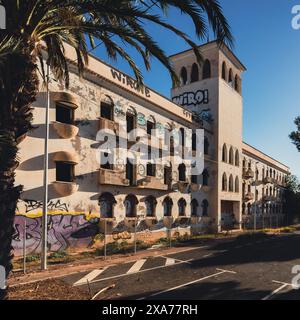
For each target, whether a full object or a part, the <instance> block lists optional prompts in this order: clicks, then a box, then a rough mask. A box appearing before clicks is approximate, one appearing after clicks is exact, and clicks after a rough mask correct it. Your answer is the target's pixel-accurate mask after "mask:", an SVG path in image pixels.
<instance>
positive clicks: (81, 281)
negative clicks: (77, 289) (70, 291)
mask: <svg viewBox="0 0 300 320" xmlns="http://www.w3.org/2000/svg"><path fill="white" fill-rule="evenodd" d="M105 270H106V269H105V268H104V269H101V270H93V271H92V272H90V273H89V274H87V275H86V276H84V277H83V278H81V279H79V280H78V281H77V282H75V283H74V286H80V285H83V284H87V283H88V282H91V281H93V280H94V279H95V278H97V277H98V276H99V275H100V274H101V273H103V272H104V271H105Z"/></svg>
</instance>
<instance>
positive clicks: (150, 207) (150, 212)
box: [145, 196, 157, 217]
mask: <svg viewBox="0 0 300 320" xmlns="http://www.w3.org/2000/svg"><path fill="white" fill-rule="evenodd" d="M145 204H146V215H147V217H155V212H156V205H157V201H156V198H155V197H153V196H148V197H147V198H146V200H145Z"/></svg>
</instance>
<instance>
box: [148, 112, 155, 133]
mask: <svg viewBox="0 0 300 320" xmlns="http://www.w3.org/2000/svg"><path fill="white" fill-rule="evenodd" d="M155 123H156V121H155V119H154V117H152V116H150V117H149V118H148V120H147V134H148V135H149V136H151V135H155Z"/></svg>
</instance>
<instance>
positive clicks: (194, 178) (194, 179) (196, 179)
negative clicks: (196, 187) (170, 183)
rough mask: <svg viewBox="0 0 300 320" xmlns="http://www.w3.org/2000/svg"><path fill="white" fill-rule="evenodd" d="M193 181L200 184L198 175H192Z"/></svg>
mask: <svg viewBox="0 0 300 320" xmlns="http://www.w3.org/2000/svg"><path fill="white" fill-rule="evenodd" d="M191 182H192V183H193V184H198V176H195V175H192V177H191Z"/></svg>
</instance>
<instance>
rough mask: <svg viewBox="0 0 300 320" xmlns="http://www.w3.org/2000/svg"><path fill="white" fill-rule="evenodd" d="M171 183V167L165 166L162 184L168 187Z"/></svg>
mask: <svg viewBox="0 0 300 320" xmlns="http://www.w3.org/2000/svg"><path fill="white" fill-rule="evenodd" d="M171 183H172V166H171V165H170V166H165V168H164V184H165V185H167V186H170V185H171Z"/></svg>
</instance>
